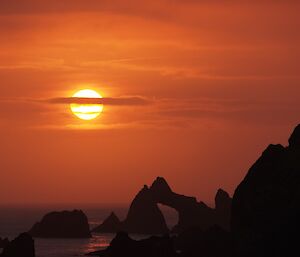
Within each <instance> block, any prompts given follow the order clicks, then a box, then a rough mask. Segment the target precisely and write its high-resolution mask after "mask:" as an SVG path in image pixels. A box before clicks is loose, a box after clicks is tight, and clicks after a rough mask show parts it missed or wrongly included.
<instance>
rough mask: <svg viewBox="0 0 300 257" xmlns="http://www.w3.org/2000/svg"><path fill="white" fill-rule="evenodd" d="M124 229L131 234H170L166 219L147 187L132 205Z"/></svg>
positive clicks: (123, 225)
mask: <svg viewBox="0 0 300 257" xmlns="http://www.w3.org/2000/svg"><path fill="white" fill-rule="evenodd" d="M122 228H123V229H124V230H125V231H127V232H129V233H138V234H165V233H168V232H169V229H168V227H167V225H166V221H165V218H164V216H163V214H162V212H161V211H160V209H159V208H158V206H157V202H156V201H155V199H154V197H153V194H152V192H151V191H150V190H149V188H148V187H147V186H144V188H143V189H142V190H141V191H140V192H139V193H138V194H137V195H136V197H135V198H134V200H133V201H132V203H131V206H130V208H129V211H128V214H127V217H126V219H125V220H124V222H123V224H122Z"/></svg>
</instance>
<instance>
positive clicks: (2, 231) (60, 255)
mask: <svg viewBox="0 0 300 257" xmlns="http://www.w3.org/2000/svg"><path fill="white" fill-rule="evenodd" d="M128 206H129V205H128ZM128 206H125V205H74V206H73V205H65V206H63V205H48V206H43V205H39V206H0V237H2V238H5V237H8V238H9V239H10V240H11V239H13V238H15V237H16V236H18V235H19V234H20V233H22V232H25V231H28V230H29V229H30V228H31V227H32V225H33V224H34V223H35V222H37V221H40V220H41V218H42V217H43V216H44V215H45V214H46V213H48V212H51V211H61V210H73V209H82V210H83V211H84V212H85V214H86V215H87V217H88V220H89V224H90V228H91V229H92V228H94V227H95V226H97V225H99V224H101V223H102V221H103V220H104V219H105V218H106V217H107V216H108V215H109V214H110V212H111V211H114V212H115V213H116V214H117V216H118V217H119V218H120V219H121V220H123V219H124V218H125V217H126V214H127V211H128ZM160 209H161V210H162V211H163V214H164V216H165V218H166V221H167V224H168V226H169V227H172V226H173V225H175V224H176V223H177V214H176V212H175V211H174V210H172V209H170V208H167V207H162V206H160ZM114 236H115V235H114V234H93V237H92V238H89V239H41V238H35V250H36V257H78V256H84V255H85V254H87V253H89V252H93V251H97V250H100V249H104V248H106V247H107V246H108V245H109V243H110V241H111V240H112V239H113V238H114ZM146 236H147V235H131V237H132V238H135V239H140V238H143V237H146ZM0 251H1V250H0Z"/></svg>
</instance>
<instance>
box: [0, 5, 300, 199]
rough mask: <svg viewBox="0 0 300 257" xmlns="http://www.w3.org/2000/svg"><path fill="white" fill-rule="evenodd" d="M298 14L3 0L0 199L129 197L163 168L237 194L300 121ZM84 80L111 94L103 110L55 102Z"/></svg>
mask: <svg viewBox="0 0 300 257" xmlns="http://www.w3.org/2000/svg"><path fill="white" fill-rule="evenodd" d="M299 11H300V2H299V1H296V0H295V1H293V0H286V1H284V0H282V1H280V0H273V1H271V0H270V1H268V0H254V1H250V0H249V1H246V0H244V1H243V0H242V1H234V0H229V1H217V0H198V1H197V0H187V1H180V0H173V1H171V0H160V1H155V0H154V1H153V0H152V1H150V0H149V1H148V0H144V1H140V0H129V1H123V0H119V1H111V0H102V1H98V0H72V1H71V0H69V1H68V0H42V1H41V0H27V1H21V0H1V1H0V89H1V97H0V140H1V141H0V142H1V147H0V163H1V184H0V203H2V204H8V203H26V204H27V203H28V204H31V203H82V202H86V203H120V202H121V203H126V202H129V201H130V200H131V199H132V197H133V196H134V194H135V193H136V192H137V191H138V190H139V189H140V188H141V187H142V186H143V185H144V184H150V183H151V182H152V181H153V180H154V179H155V177H156V176H163V177H165V178H166V179H167V181H168V182H169V183H170V185H171V186H172V187H173V188H174V190H175V191H176V192H179V193H184V194H186V195H194V196H197V198H198V199H199V200H204V201H206V202H212V201H213V197H214V194H215V192H216V190H217V189H218V188H219V187H222V188H224V189H225V190H227V191H229V192H230V193H231V194H232V193H233V191H234V189H235V187H236V186H237V184H238V183H239V182H240V181H241V179H242V178H243V176H244V175H245V174H246V172H247V170H248V168H249V167H250V165H251V164H252V163H253V162H254V161H255V160H256V159H257V158H258V156H259V155H260V154H261V152H262V151H263V150H264V148H266V146H267V145H268V144H269V143H281V144H284V145H286V144H287V139H288V135H289V134H290V133H291V130H292V129H293V128H294V127H295V125H296V124H298V123H300V86H299V82H300V70H299V60H300V50H299V45H300V33H299V27H300V18H299ZM85 88H89V89H93V90H96V91H97V92H99V93H100V94H101V95H102V96H103V97H104V99H106V101H107V104H104V110H103V112H102V113H101V114H100V115H99V116H98V118H96V119H95V120H92V121H83V120H80V119H78V118H77V117H76V116H75V115H74V114H72V112H71V111H70V106H69V103H68V102H67V101H57V99H65V98H69V97H71V96H72V95H73V94H74V93H75V92H77V91H78V90H80V89H85ZM110 99H111V100H110ZM120 99H123V100H124V99H126V100H125V101H123V100H122V101H120Z"/></svg>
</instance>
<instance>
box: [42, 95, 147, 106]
mask: <svg viewBox="0 0 300 257" xmlns="http://www.w3.org/2000/svg"><path fill="white" fill-rule="evenodd" d="M44 102H47V103H50V104H72V103H73V104H104V105H148V104H150V103H151V102H152V101H150V100H148V99H146V98H143V97H140V96H131V97H104V98H85V97H56V98H50V99H46V100H44Z"/></svg>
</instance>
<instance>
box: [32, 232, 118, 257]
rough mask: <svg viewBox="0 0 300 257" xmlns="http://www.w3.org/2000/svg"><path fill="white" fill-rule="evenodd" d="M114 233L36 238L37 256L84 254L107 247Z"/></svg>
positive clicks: (71, 256) (57, 256)
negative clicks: (80, 236)
mask: <svg viewBox="0 0 300 257" xmlns="http://www.w3.org/2000/svg"><path fill="white" fill-rule="evenodd" d="M113 237H114V234H103V235H93V237H92V238H89V239H35V246H36V257H73V256H74V257H75V256H83V255H85V254H87V253H89V252H94V251H97V250H100V249H103V248H106V247H107V246H108V245H109V243H110V241H111V240H112V239H113Z"/></svg>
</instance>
